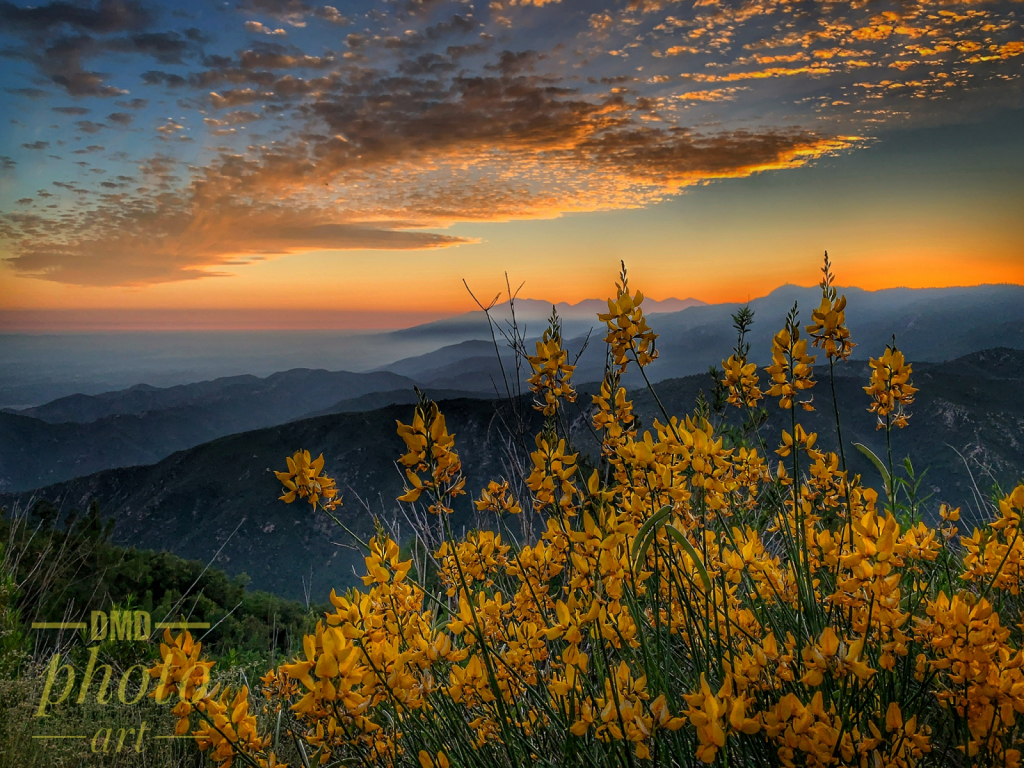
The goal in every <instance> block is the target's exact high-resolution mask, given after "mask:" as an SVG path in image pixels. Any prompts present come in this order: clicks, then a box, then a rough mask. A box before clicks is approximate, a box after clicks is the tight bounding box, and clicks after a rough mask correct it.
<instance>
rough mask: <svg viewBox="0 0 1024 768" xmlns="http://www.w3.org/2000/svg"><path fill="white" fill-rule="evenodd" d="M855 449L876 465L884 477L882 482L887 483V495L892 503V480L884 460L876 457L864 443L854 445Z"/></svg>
mask: <svg viewBox="0 0 1024 768" xmlns="http://www.w3.org/2000/svg"><path fill="white" fill-rule="evenodd" d="M853 447H854V448H856V449H857V450H858V451H860V452H861V453H863V454H864V455H865V456H867V457H868V461H870V462H871V463H872V464H874V465H875V469H877V470H878V471H879V473H880V474H881V475H882V482H884V483H885V495H886V496H887V497H888V498H889V500H890V501H892V478H891V477H889V472H888V470H886V468H885V465H884V464H883V463H882V460H881V459H880V458H878V457H877V456H876V455H875V452H874V451H872V450H871V449H870V448H868V447H867V446H866V445H864V444H863V443H854V444H853Z"/></svg>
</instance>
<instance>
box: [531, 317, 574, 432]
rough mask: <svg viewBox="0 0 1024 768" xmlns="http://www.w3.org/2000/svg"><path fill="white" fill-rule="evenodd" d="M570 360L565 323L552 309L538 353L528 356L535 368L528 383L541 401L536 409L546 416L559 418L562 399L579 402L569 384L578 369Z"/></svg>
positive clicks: (538, 343) (538, 344) (536, 404)
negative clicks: (563, 344) (566, 343)
mask: <svg viewBox="0 0 1024 768" xmlns="http://www.w3.org/2000/svg"><path fill="white" fill-rule="evenodd" d="M568 358H569V353H568V351H566V350H565V349H563V348H562V325H561V321H560V320H559V319H558V314H557V313H556V312H555V309H554V307H552V308H551V320H550V324H549V326H548V328H547V329H546V330H545V331H544V336H543V337H542V338H541V340H540V341H538V342H537V354H536V355H528V356H527V360H528V361H529V363H530V367H531V368H532V369H533V375H532V376H531V377H530V378H529V381H528V383H529V385H530V391H532V392H534V393H535V394H537V395H539V396H540V398H541V399H540V401H538V402H535V403H534V406H533V407H534V408H536V409H537V410H538V411H541V412H543V414H544V415H545V416H554V415H555V412H556V411H557V410H558V401H559V400H561V399H565V400H567V401H568V402H570V403H574V402H576V390H574V389H573V388H572V386H571V385H570V384H569V380H570V379H572V374H573V371H574V370H575V369H576V367H575V366H573V365H569V364H568V362H567V361H568Z"/></svg>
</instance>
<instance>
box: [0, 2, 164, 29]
mask: <svg viewBox="0 0 1024 768" xmlns="http://www.w3.org/2000/svg"><path fill="white" fill-rule="evenodd" d="M152 21H153V14H152V12H151V11H150V10H148V9H147V8H145V7H144V6H143V5H142V4H141V3H139V2H136V1H135V0H99V1H98V2H97V3H96V4H95V5H85V4H82V5H79V4H73V3H70V2H64V0H56V2H51V3H47V4H46V5H37V6H28V7H20V6H17V5H14V3H10V2H6V1H4V2H0V23H3V24H5V25H7V26H8V27H9V28H11V29H14V30H17V31H20V32H27V33H32V34H45V33H47V32H49V31H51V30H53V29H55V28H58V27H64V26H67V27H71V28H73V29H78V30H83V31H88V32H96V33H111V32H121V31H126V30H136V29H143V28H144V27H146V26H148V25H149V24H150V23H152Z"/></svg>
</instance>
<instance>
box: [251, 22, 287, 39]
mask: <svg viewBox="0 0 1024 768" xmlns="http://www.w3.org/2000/svg"><path fill="white" fill-rule="evenodd" d="M245 31H246V32H251V33H252V34H254V35H273V36H278V37H283V36H284V35H287V34H288V32H287V30H284V29H281V28H280V27H278V28H277V29H271V28H270V27H267V26H264V25H263V24H262V23H260V22H258V21H247V22H245Z"/></svg>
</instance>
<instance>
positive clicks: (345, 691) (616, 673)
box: [151, 312, 1024, 768]
mask: <svg viewBox="0 0 1024 768" xmlns="http://www.w3.org/2000/svg"><path fill="white" fill-rule="evenodd" d="M823 327H824V326H823ZM797 328H798V326H797V325H796V317H795V312H794V313H792V314H791V316H790V318H789V321H788V323H787V329H786V330H784V331H783V332H782V333H780V334H778V335H776V337H775V341H774V343H773V365H772V366H771V367H769V369H768V370H769V373H770V374H771V375H772V378H773V386H772V390H771V394H772V395H773V396H775V397H778V398H780V400H782V401H786V404H784V405H783V407H786V408H789V409H792V405H793V403H794V402H798V397H799V393H800V392H801V390H805V389H807V388H809V387H810V386H811V384H813V381H812V379H811V377H810V370H811V369H810V366H811V363H812V362H813V358H810V357H809V356H808V355H807V350H806V347H807V341H806V340H803V339H799V338H798V331H797ZM630 338H632V337H630ZM834 341H835V342H836V344H837V346H836V353H837V354H838V353H839V352H840V351H841V346H840V344H841V339H840V338H839V337H836V338H835V339H834ZM610 343H611V342H610ZM631 343H632V342H631ZM825 349H826V353H828V347H825ZM890 362H891V363H892V364H893V366H894V368H893V370H894V371H897V370H901V369H902V366H903V363H902V359H900V360H899V362H898V364H897V361H896V360H895V358H893V357H892V356H890ZM745 366H746V364H744V366H742V367H741V368H740V372H741V375H743V376H749V375H750V374H749V373H747V374H743V373H742V371H743V368H744V367H745ZM908 373H909V371H908ZM906 384H907V381H906V380H905V379H904V380H903V381H902V382H901V383H900V385H901V386H905V385H906ZM902 392H903V396H906V393H907V390H906V389H905V388H904V389H903V390H902ZM894 397H895V395H894ZM594 406H595V413H594V427H595V431H596V432H597V434H598V435H599V437H600V439H601V441H602V445H601V449H600V454H599V457H600V458H599V462H600V463H599V464H598V465H597V466H595V467H594V468H593V469H592V470H591V469H588V470H587V471H586V472H584V470H583V469H582V466H584V462H585V461H587V460H586V458H585V457H582V456H581V455H580V452H579V451H578V450H576V449H575V448H574V447H573V445H572V443H571V441H570V439H569V438H568V437H566V436H564V435H561V434H559V433H556V432H555V431H554V428H553V427H552V425H551V424H550V420H548V423H546V425H545V431H543V432H542V433H541V434H540V435H538V436H537V438H536V450H535V451H533V453H532V455H531V460H530V462H529V464H528V465H527V468H526V470H525V471H524V472H523V475H524V477H522V480H523V484H524V485H525V486H526V488H527V489H528V491H529V493H528V494H527V495H526V496H525V497H523V498H521V499H518V500H516V499H515V498H514V495H513V493H512V490H511V486H510V484H509V483H508V482H506V481H502V482H497V481H494V482H491V483H490V484H489V485H488V486H487V488H486V489H485V490H484V491H483V492H482V493H481V495H480V497H479V499H478V500H477V501H475V502H469V501H468V500H466V501H464V503H463V506H464V507H465V508H466V510H455V509H453V506H452V505H453V504H454V500H455V497H456V496H458V495H459V493H460V492H461V491H462V488H463V484H464V481H463V479H462V475H461V463H460V461H459V459H458V456H457V454H456V453H455V450H454V441H453V438H452V436H451V435H449V434H448V432H447V429H446V427H445V425H444V418H443V416H441V414H440V413H439V412H438V410H437V407H436V405H434V404H433V403H423V404H421V405H420V406H418V407H417V409H416V414H415V416H414V419H413V423H412V424H411V425H404V424H399V435H400V436H401V438H402V439H403V441H404V442H405V445H406V448H407V450H408V452H407V453H406V454H405V455H404V456H403V457H402V459H401V463H402V465H403V466H404V467H405V468H406V472H407V477H408V479H409V483H410V485H411V486H412V487H411V488H410V489H409V490H408V491H407V492H406V493H405V494H404V495H403V496H402V497H401V500H402V501H403V502H406V503H412V502H416V501H417V499H418V498H419V497H420V495H421V494H422V493H423V492H424V491H426V492H428V493H429V495H430V498H431V499H432V501H433V505H434V507H436V510H435V511H444V512H445V513H457V514H458V515H465V514H466V512H467V511H470V510H471V509H472V507H473V506H475V514H479V513H482V512H489V513H491V514H492V515H493V517H491V518H490V520H489V521H487V523H488V524H487V525H486V526H485V527H484V529H482V530H473V531H470V532H469V533H467V534H466V535H465V536H463V537H461V538H456V537H455V536H454V535H453V534H452V532H451V526H450V525H449V524H448V521H449V520H451V519H454V520H458V519H459V517H457V516H454V515H452V514H445V515H444V516H442V517H441V518H440V519H441V520H442V521H443V522H444V524H445V527H444V538H443V541H442V542H441V543H440V544H439V545H436V546H431V547H430V549H429V551H426V550H421V551H424V552H426V554H429V558H426V559H424V560H423V562H422V563H417V564H416V565H415V566H414V565H413V560H412V559H411V558H410V559H408V560H403V559H402V555H401V551H400V549H399V544H398V542H396V541H394V540H393V539H392V538H390V537H389V536H388V535H387V534H386V533H384V532H383V531H382V530H378V533H377V535H376V536H375V537H374V538H373V539H371V540H370V541H369V542H368V543H367V544H366V547H367V550H368V554H367V556H366V559H365V576H363V579H362V581H363V585H362V587H361V588H359V589H353V590H351V591H349V592H347V593H346V594H345V595H343V596H339V595H338V594H336V593H335V592H332V593H331V598H330V599H331V604H332V607H333V609H332V610H331V611H329V612H328V613H326V614H325V615H324V616H323V618H322V619H321V620H320V621H319V623H318V624H317V626H316V629H315V631H314V632H313V633H311V634H310V635H308V636H306V637H305V638H304V639H303V645H302V652H301V654H300V655H298V656H297V657H296V658H294V659H292V660H291V661H290V662H288V663H286V664H283V665H281V666H280V667H278V668H277V669H275V670H271V671H270V672H268V673H267V675H266V676H265V677H264V678H263V690H262V692H261V694H260V695H262V696H263V697H264V698H265V699H266V700H267V702H268V703H269V705H270V706H271V709H272V711H273V712H274V713H276V714H277V715H278V716H279V717H280V718H281V719H282V722H283V723H284V725H283V726H281V727H284V728H286V730H287V731H289V732H290V733H292V734H294V735H295V738H296V739H297V740H298V742H299V743H301V744H303V745H304V749H305V750H306V751H305V752H304V754H308V755H312V756H313V758H311V759H310V764H312V763H313V762H319V763H320V764H321V765H349V764H352V765H362V766H367V767H368V766H411V767H412V768H416V766H419V767H420V768H424V767H427V766H429V767H431V768H433V767H434V766H446V767H447V766H460V767H461V766H491V765H495V766H507V768H512V767H513V766H527V765H530V766H544V767H545V768H555V766H567V765H572V766H575V765H587V766H633V768H636V767H637V766H639V765H646V764H652V765H672V766H700V765H710V764H715V765H720V766H723V767H724V766H760V765H769V766H770V765H777V766H786V767H787V768H797V766H800V767H802V768H807V767H811V766H813V767H816V768H818V767H820V768H831V767H832V766H837V767H838V766H857V767H858V768H883V767H885V768H889V767H891V768H912V767H913V768H926V767H930V766H936V767H937V766H946V765H950V764H954V765H960V764H971V765H978V766H1001V768H1018V766H1020V745H1021V743H1022V742H1024V614H1022V607H1024V605H1022V600H1021V598H1020V585H1021V582H1022V576H1024V574H1022V572H1021V566H1022V551H1024V543H1022V537H1021V529H1020V517H1021V515H1022V514H1024V485H1022V486H1020V487H1018V488H1016V489H1014V490H1013V491H1012V492H1011V493H1010V494H1008V495H1007V496H1006V497H1005V498H1003V499H1002V501H1001V502H1000V504H999V509H998V511H997V516H996V517H995V520H994V521H993V522H991V523H990V524H985V525H982V526H980V527H979V529H978V530H975V531H974V532H973V534H972V535H970V536H963V537H961V538H960V539H959V541H958V540H957V539H956V536H955V528H954V527H953V525H952V524H953V522H954V521H956V520H957V519H958V511H957V510H950V509H949V508H948V507H946V506H942V507H939V508H938V513H937V514H936V518H938V519H939V523H940V525H942V526H945V527H942V528H939V529H937V528H933V527H931V526H929V525H928V524H926V523H924V522H920V521H918V519H917V518H916V517H915V516H913V515H912V514H909V513H908V509H907V508H906V507H903V506H901V504H902V502H901V500H900V498H899V496H898V495H897V494H894V495H893V496H892V497H891V498H890V500H889V503H888V505H885V506H883V505H881V504H880V503H879V500H878V493H877V492H876V491H875V490H874V489H873V488H870V487H867V486H866V485H865V484H864V481H863V480H862V479H861V477H860V476H857V475H851V474H849V473H848V472H847V471H845V470H843V469H841V468H840V459H839V458H838V457H837V455H836V453H834V452H830V451H827V450H825V449H824V448H823V447H822V446H821V443H820V441H819V439H818V435H816V434H815V433H814V432H809V431H808V430H806V429H805V428H804V427H803V426H802V425H800V424H799V423H797V422H796V420H795V412H794V414H793V416H794V418H793V424H792V425H791V426H790V428H789V429H787V430H785V431H784V433H783V434H782V439H781V444H780V446H779V448H778V451H777V452H778V453H779V454H780V455H781V456H782V457H783V458H785V459H786V460H787V461H786V462H785V466H783V465H780V467H779V471H778V473H777V474H776V476H774V477H773V476H772V475H771V474H770V473H769V471H768V465H767V461H766V457H765V456H764V455H762V453H761V452H759V451H758V450H757V449H756V448H754V447H752V446H750V445H748V444H746V443H745V442H744V440H742V439H739V438H737V437H735V435H732V436H731V435H730V433H728V432H725V431H723V430H721V429H720V428H718V427H717V426H716V425H715V424H713V423H712V422H711V421H710V419H709V418H708V417H707V416H706V415H705V414H702V413H700V412H698V413H696V414H693V415H690V416H684V417H683V418H681V419H679V418H675V417H672V418H666V419H665V420H664V421H663V420H655V421H654V422H653V423H652V425H651V428H650V429H648V430H646V431H643V432H640V431H639V430H638V428H637V422H636V419H635V417H634V415H633V410H632V405H631V403H630V401H629V400H628V399H627V397H626V393H625V390H624V389H622V388H621V387H619V386H618V378H617V375H616V374H615V373H614V372H611V373H609V375H607V376H606V377H605V381H604V383H603V384H602V387H601V390H600V393H599V394H598V395H595V396H594ZM890 464H891V462H890ZM893 488H895V489H896V490H898V488H897V487H896V486H893ZM887 490H891V489H887ZM521 509H527V510H532V512H531V513H530V514H529V515H524V516H522V517H520V518H519V519H520V520H523V519H524V518H526V517H530V518H531V519H533V520H534V521H535V524H536V526H535V529H534V530H532V531H531V530H530V528H529V527H528V526H524V529H523V530H524V534H523V538H522V539H520V540H516V539H515V538H514V537H512V536H511V535H510V534H508V533H507V531H506V530H505V528H504V521H505V516H506V513H509V512H511V513H518V512H519V511H520V510H521ZM462 519H468V518H467V517H463V518H462ZM421 546H422V542H421ZM198 658H199V657H198V648H197V645H195V644H192V642H191V638H188V637H187V636H186V637H183V638H179V639H178V640H176V641H174V642H173V643H171V642H170V641H169V642H168V643H167V644H165V650H164V652H163V662H162V663H161V664H160V665H157V666H156V667H154V669H153V670H152V672H151V674H153V676H154V677H161V676H165V677H166V679H167V680H168V683H167V686H168V688H169V689H170V690H179V689H180V690H182V691H183V692H184V695H185V697H186V700H187V701H188V703H189V707H188V708H183V709H182V710H178V711H176V714H177V715H178V716H179V725H178V732H179V733H184V732H188V731H189V730H191V732H192V733H194V734H195V735H196V736H197V738H198V739H199V743H200V746H203V745H205V746H206V748H207V749H212V750H213V754H214V756H215V759H217V760H223V759H224V756H225V755H227V754H228V751H231V752H232V753H233V754H235V755H236V756H237V757H239V758H242V759H245V758H246V757H248V758H250V759H252V760H253V762H255V763H256V764H259V765H263V764H264V763H262V762H259V761H261V760H263V761H266V760H270V759H271V758H272V752H273V750H271V749H269V747H268V742H267V741H266V738H265V737H260V736H259V735H258V733H259V731H258V728H256V726H255V725H253V724H252V722H251V720H250V719H249V718H250V714H249V710H248V708H247V707H248V705H247V703H246V702H247V701H248V699H247V694H246V693H245V692H244V691H243V692H238V693H235V694H234V695H233V698H232V696H231V695H228V694H224V695H222V696H221V697H220V698H217V699H214V698H213V695H212V694H211V695H209V696H207V695H205V694H202V693H201V692H200V687H201V686H202V685H204V684H205V683H206V682H207V681H208V678H209V674H208V673H209V669H208V667H206V668H199V669H198V671H196V670H193V671H187V672H186V670H187V669H188V668H189V667H190V666H194V665H195V664H196V663H197V661H198ZM173 686H178V688H174V687H173ZM215 702H216V703H215ZM186 710H187V711H186ZM190 723H191V725H190ZM250 725H252V727H250ZM211 729H212V730H211ZM215 734H219V736H217V735H215ZM218 739H219V740H218ZM275 759H276V758H275Z"/></svg>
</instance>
